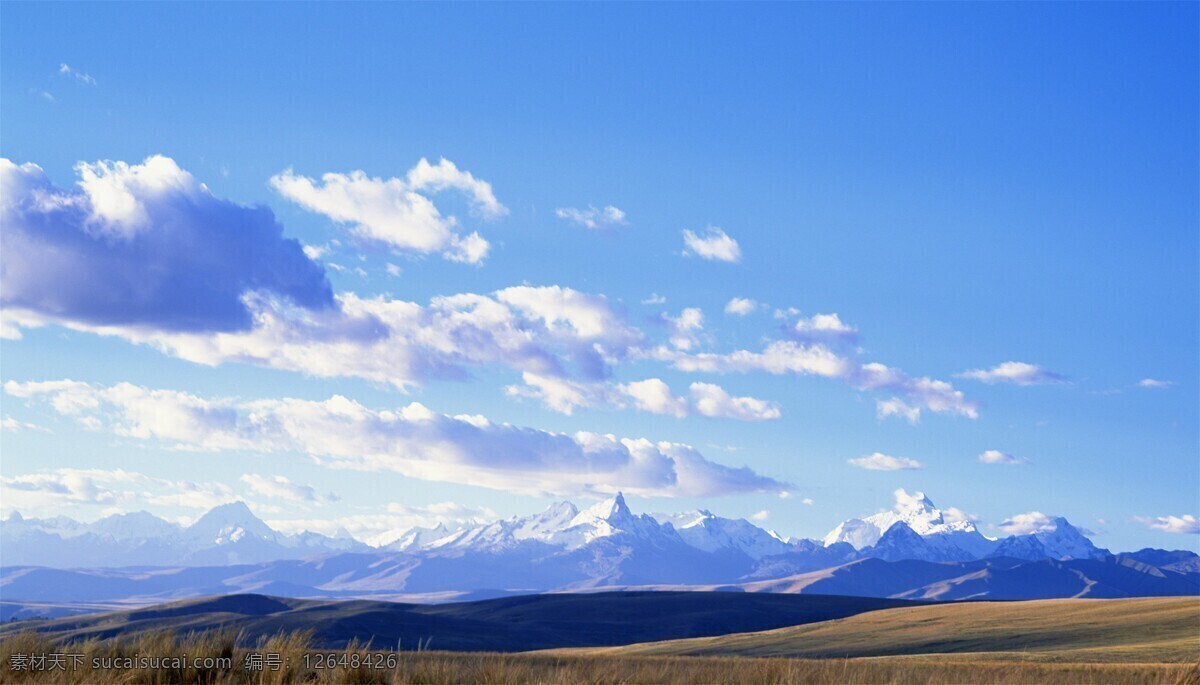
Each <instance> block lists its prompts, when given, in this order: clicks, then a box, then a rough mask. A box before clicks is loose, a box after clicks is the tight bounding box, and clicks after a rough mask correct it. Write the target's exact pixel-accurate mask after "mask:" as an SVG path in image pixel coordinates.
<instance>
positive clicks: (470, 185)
mask: <svg viewBox="0 0 1200 685" xmlns="http://www.w3.org/2000/svg"><path fill="white" fill-rule="evenodd" d="M408 186H409V187H410V188H413V189H414V190H430V191H433V192H435V193H437V192H441V191H443V190H447V189H451V188H452V189H454V190H459V191H461V192H462V193H464V194H465V195H466V196H467V197H468V198H469V199H470V200H471V202H472V204H473V206H474V208H475V210H477V211H478V212H479V213H481V214H482V215H483V216H485V217H487V218H491V219H494V218H497V217H501V216H504V215H506V214H508V208H507V207H505V206H504V205H502V204H500V202H499V201H498V200H496V195H495V194H494V193H493V192H492V184H490V183H488V182H487V181H483V180H480V179H477V178H475V177H474V176H473V175H472V174H471V172H469V171H462V170H460V169H459V168H458V167H457V166H455V164H454V162H451V161H450V160H448V159H446V158H444V157H443V158H442V159H440V160H438V163H437V164H430V163H429V161H428V160H426V159H424V158H422V159H421V160H420V161H419V162H417V165H416V166H414V167H413V168H411V169H409V170H408Z"/></svg>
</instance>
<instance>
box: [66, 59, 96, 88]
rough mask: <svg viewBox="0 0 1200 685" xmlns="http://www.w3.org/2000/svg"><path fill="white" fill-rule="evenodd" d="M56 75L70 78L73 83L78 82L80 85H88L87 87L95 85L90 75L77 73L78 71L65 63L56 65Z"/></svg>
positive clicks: (94, 80)
mask: <svg viewBox="0 0 1200 685" xmlns="http://www.w3.org/2000/svg"><path fill="white" fill-rule="evenodd" d="M58 75H59V76H66V77H69V78H72V79H74V80H75V81H78V82H79V83H82V84H84V85H88V86H94V85H96V79H94V78H92V75H91V74H88V73H85V72H82V71H79V70H78V69H74V68H72V67H71V66H70V65H68V64H67V63H65V62H64V63H62V64H59V65H58Z"/></svg>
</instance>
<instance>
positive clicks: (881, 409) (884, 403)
mask: <svg viewBox="0 0 1200 685" xmlns="http://www.w3.org/2000/svg"><path fill="white" fill-rule="evenodd" d="M875 413H876V414H877V415H878V416H879V418H881V419H886V418H887V417H889V416H899V417H900V418H902V419H904V420H905V421H908V422H909V423H912V424H916V423H917V422H918V421H920V420H921V408H920V407H914V406H912V405H910V404H908V403H907V402H905V401H904V400H902V399H900V398H899V397H893V398H891V399H886V400H875Z"/></svg>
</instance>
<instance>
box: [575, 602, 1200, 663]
mask: <svg viewBox="0 0 1200 685" xmlns="http://www.w3.org/2000/svg"><path fill="white" fill-rule="evenodd" d="M559 651H560V652H563V653H587V654H604V655H610V656H617V655H621V656H634V655H656V656H753V657H794V658H840V657H883V656H890V657H894V656H903V655H911V656H917V655H926V656H931V655H936V656H937V658H938V659H941V660H945V659H957V658H962V657H964V656H965V657H967V658H970V659H972V660H991V661H999V660H1014V659H1018V660H1021V661H1039V662H1047V663H1050V662H1061V663H1138V662H1141V663H1196V662H1198V661H1200V597H1147V598H1136V599H1054V600H1039V601H1026V602H971V603H966V604H938V605H931V606H922V607H910V608H901V609H883V610H880V611H872V612H868V613H865V614H859V615H856V616H851V617H848V618H844V619H838V620H832V621H822V622H820V623H812V624H808V625H803V626H792V627H789V628H779V629H776V630H768V631H761V632H754V633H738V634H732V635H722V636H717V637H706V638H690V639H685V640H667V641H662V642H652V643H642V644H635V645H627V646H623V647H609V648H601V649H590V650H559Z"/></svg>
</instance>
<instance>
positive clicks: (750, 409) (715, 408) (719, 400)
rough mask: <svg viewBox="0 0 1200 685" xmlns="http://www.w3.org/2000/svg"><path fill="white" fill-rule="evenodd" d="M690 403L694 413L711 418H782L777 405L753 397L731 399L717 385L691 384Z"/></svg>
mask: <svg viewBox="0 0 1200 685" xmlns="http://www.w3.org/2000/svg"><path fill="white" fill-rule="evenodd" d="M690 391H691V395H692V403H693V404H694V405H695V412H696V413H697V414H700V415H701V416H708V417H713V418H727V419H738V420H740V421H771V420H774V419H778V418H779V417H780V416H782V412H781V411H780V409H779V405H777V404H775V403H774V402H766V401H764V400H759V399H755V398H753V397H732V396H731V395H730V394H729V393H728V392H726V391H725V389H724V388H722V387H721V386H719V385H713V384H712V383H692V385H691V388H690Z"/></svg>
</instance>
